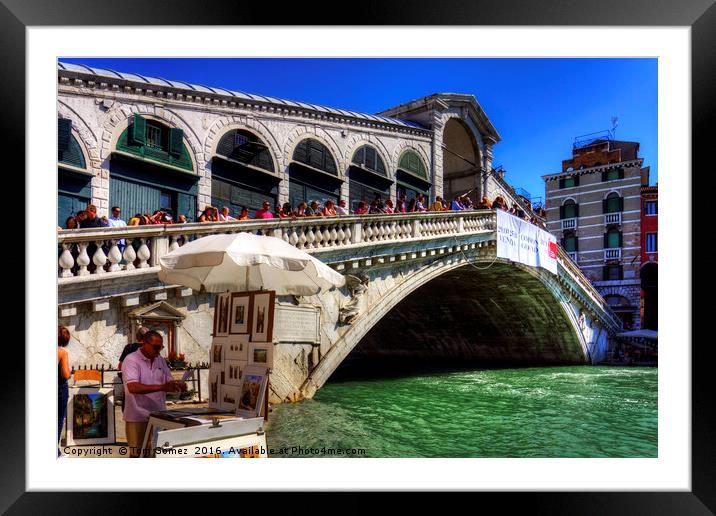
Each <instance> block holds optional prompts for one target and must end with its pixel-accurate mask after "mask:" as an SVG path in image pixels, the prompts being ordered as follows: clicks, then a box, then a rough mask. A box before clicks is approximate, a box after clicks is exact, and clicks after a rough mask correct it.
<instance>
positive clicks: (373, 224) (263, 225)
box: [58, 210, 495, 283]
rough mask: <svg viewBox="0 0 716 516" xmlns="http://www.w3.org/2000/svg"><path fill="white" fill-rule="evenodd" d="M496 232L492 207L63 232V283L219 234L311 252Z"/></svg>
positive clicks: (141, 265)
mask: <svg viewBox="0 0 716 516" xmlns="http://www.w3.org/2000/svg"><path fill="white" fill-rule="evenodd" d="M494 230H495V215H494V212H493V211H490V210H481V211H470V212H446V213H433V212H425V213H411V214H384V215H362V216H345V217H304V218H300V219H269V220H249V221H240V222H218V223H193V224H171V225H152V226H132V227H124V228H102V229H79V230H61V231H59V232H58V243H59V248H60V249H59V260H58V264H59V267H58V277H59V280H60V283H65V282H67V281H72V280H74V279H76V278H81V277H83V276H97V277H98V278H99V277H100V276H101V277H104V276H105V275H107V274H117V273H120V274H121V273H123V272H127V271H134V270H141V269H148V268H153V267H157V266H158V264H159V262H158V260H159V258H160V257H161V256H163V255H164V254H166V253H168V252H171V251H173V250H174V249H177V248H178V247H179V246H181V245H183V244H184V243H185V242H188V241H190V240H194V239H196V238H201V237H203V236H206V235H213V234H219V233H241V232H247V233H254V234H256V233H260V234H264V235H270V236H274V237H277V238H281V239H283V240H284V241H286V242H288V243H289V244H291V245H293V246H295V247H297V248H299V249H302V250H304V251H307V252H313V251H317V250H326V249H335V248H344V247H348V246H353V245H358V244H363V245H365V244H375V243H390V242H402V241H410V240H416V239H430V238H442V237H446V236H450V235H464V234H470V233H480V232H491V231H494Z"/></svg>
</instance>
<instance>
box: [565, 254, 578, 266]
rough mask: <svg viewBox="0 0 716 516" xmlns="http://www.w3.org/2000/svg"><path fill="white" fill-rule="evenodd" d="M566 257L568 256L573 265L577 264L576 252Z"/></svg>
mask: <svg viewBox="0 0 716 516" xmlns="http://www.w3.org/2000/svg"><path fill="white" fill-rule="evenodd" d="M567 256H569V257H570V258H571V259H572V261H573V262H574V263H578V262H577V253H576V252H575V253H567Z"/></svg>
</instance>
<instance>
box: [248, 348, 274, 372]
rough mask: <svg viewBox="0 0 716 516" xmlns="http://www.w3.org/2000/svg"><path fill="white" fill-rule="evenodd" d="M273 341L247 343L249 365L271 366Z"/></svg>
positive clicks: (269, 367)
mask: <svg viewBox="0 0 716 516" xmlns="http://www.w3.org/2000/svg"><path fill="white" fill-rule="evenodd" d="M273 346H274V345H273V342H251V343H250V344H249V365H257V366H263V367H266V368H268V369H271V368H272V367H273Z"/></svg>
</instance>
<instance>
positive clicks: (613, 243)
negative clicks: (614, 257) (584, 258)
mask: <svg viewBox="0 0 716 516" xmlns="http://www.w3.org/2000/svg"><path fill="white" fill-rule="evenodd" d="M621 246H622V233H621V231H614V230H612V231H609V232H608V233H607V234H606V238H605V242H604V247H606V248H608V249H615V248H617V247H621Z"/></svg>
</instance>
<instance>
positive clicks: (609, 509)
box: [0, 0, 716, 514]
mask: <svg viewBox="0 0 716 516" xmlns="http://www.w3.org/2000/svg"><path fill="white" fill-rule="evenodd" d="M339 13H340V11H338V10H336V5H335V4H334V3H328V2H320V1H319V2H312V3H311V8H310V9H308V8H307V5H306V4H304V3H286V4H281V6H280V8H277V4H274V3H271V2H267V3H263V4H262V3H260V2H258V3H256V2H252V3H250V4H249V3H245V5H244V3H240V2H227V1H212V0H208V1H203V2H200V3H197V2H189V1H187V0H174V1H172V2H171V5H168V3H167V2H159V1H155V2H152V1H140V0H125V1H124V2H106V1H105V2H99V1H97V0H92V1H90V0H65V1H63V2H61V3H60V2H56V1H53V0H33V1H27V0H0V55H2V63H3V67H4V70H3V77H2V80H0V94H1V97H0V98H2V99H3V101H4V102H3V116H2V117H0V124H2V125H3V129H4V131H3V133H4V135H5V148H6V149H17V150H19V149H24V148H25V143H26V142H25V136H24V135H25V105H26V101H27V97H26V93H25V92H26V90H25V88H26V84H25V56H26V49H25V30H26V28H27V27H29V26H61V25H75V26H94V25H224V26H225V25H267V24H270V25H272V26H275V25H284V24H285V25H298V24H306V25H337V24H338V25H341V24H348V23H350V24H351V25H362V24H365V25H426V24H431V25H503V26H504V25H525V26H526V25H552V26H562V25H564V26H566V25H570V26H571V25H574V26H592V25H604V26H631V25H633V26H685V27H691V38H692V56H691V57H692V64H691V74H692V77H691V79H692V168H693V170H701V171H703V174H702V176H707V175H708V174H709V173H710V172H711V167H710V166H709V165H710V163H708V162H707V156H708V154H709V153H710V150H711V148H712V146H713V145H712V144H710V142H707V141H706V139H707V138H708V137H709V136H708V135H709V134H710V129H712V127H713V123H712V121H713V118H714V116H713V114H714V88H713V84H714V81H713V79H712V77H711V75H712V74H713V70H715V69H716V6H714V5H713V0H681V1H671V2H654V1H652V0H606V1H602V2H593V1H590V0H572V1H571V2H563V1H560V0H542V1H539V2H537V1H532V0H502V1H500V2H491V1H488V0H477V1H473V2H459V1H456V0H443V1H441V2H430V1H426V0H419V1H418V0H416V1H413V2H369V3H366V4H361V5H360V6H358V5H357V6H356V9H354V10H352V11H351V13H350V15H348V14H347V13H345V12H344V14H343V15H340V14H339ZM660 144H661V145H665V144H668V142H660ZM24 157H25V154H24V153H23V152H21V151H17V152H10V153H6V156H5V159H6V170H25V162H24ZM689 172H690V171H689V170H688V162H686V161H684V168H683V169H682V170H679V171H669V173H679V174H684V175H685V176H686V175H688V174H689ZM692 177H693V175H692ZM23 188H24V186H23ZM699 189H700V190H701V191H704V192H705V191H708V189H707V188H704V187H703V185H699ZM684 201H685V202H684V203H683V204H684V206H685V207H686V206H692V205H693V206H694V207H696V209H695V210H694V211H693V213H692V215H693V216H692V220H693V224H694V225H696V224H697V223H699V222H702V221H704V220H707V218H706V214H705V213H703V211H704V210H705V207H706V206H708V204H709V203H708V202H707V203H706V204H705V205H702V204H701V203H699V202H693V204H692V203H689V202H688V200H684ZM688 215H689V213H688V208H686V209H685V211H684V216H688ZM693 234H694V235H696V234H698V233H697V232H696V231H694V232H693ZM704 280H706V281H708V279H707V278H704ZM42 294H43V293H39V292H26V295H28V296H29V297H30V299H32V298H33V297H35V296H39V295H42ZM694 301H695V299H692V300H684V302H686V303H689V302H690V303H691V304H692V307H693V312H692V321H696V322H698V321H705V320H709V319H708V317H707V313H706V311H707V310H708V309H709V307H710V305H711V303H701V304H699V303H696V302H694ZM13 303H14V304H15V305H17V304H18V302H17V300H16V299H14V301H13ZM21 306H26V304H21ZM691 335H694V336H695V333H693V331H692V328H684V337H685V338H684V342H680V343H678V344H679V345H683V347H684V349H685V350H687V349H688V346H689V344H690V342H689V340H690V337H691ZM693 340H694V342H695V341H696V339H695V338H694V339H693ZM712 341H713V338H707V339H704V340H703V341H701V342H699V343H698V344H699V345H695V346H692V347H691V354H692V355H691V356H692V373H693V377H692V407H691V413H692V458H691V467H692V477H691V480H692V489H691V491H689V492H634V493H629V492H619V493H616V492H615V493H607V492H586V493H576V492H570V493H522V494H516V493H501V494H485V495H483V497H484V498H485V499H486V500H485V501H487V500H490V501H494V502H496V503H499V504H500V509H499V510H500V512H503V511H505V510H507V511H510V510H514V509H519V510H522V511H525V512H527V511H529V512H538V513H540V514H713V513H714V512H716V489H714V486H716V444H715V442H716V439H715V438H714V436H716V427H715V425H714V412H715V409H714V407H716V403H715V402H714V399H713V396H712V394H711V393H712V391H713V389H712V388H710V387H711V385H710V381H709V380H710V379H711V377H712V372H711V368H712V364H713V363H714V358H715V357H714V355H715V353H714V346H713V345H712ZM11 358H12V367H6V368H5V370H4V379H5V382H4V389H3V392H2V398H3V404H2V407H3V413H4V414H5V416H6V420H7V421H9V420H12V421H13V424H5V425H3V430H2V431H3V439H2V440H1V441H0V443H1V444H0V446H1V447H2V450H1V452H0V456H1V457H2V461H1V462H0V464H1V465H0V468H2V473H3V474H2V477H1V478H2V482H0V486H1V487H0V489H1V490H2V497H0V511H3V512H5V511H7V512H8V514H28V513H30V514H60V513H67V512H73V513H77V512H80V511H81V512H87V513H90V512H92V513H98V514H107V513H114V512H118V513H120V512H124V511H126V510H127V509H128V508H130V507H135V506H136V505H138V504H140V503H141V504H146V503H148V502H151V501H152V499H153V501H154V502H155V503H156V502H158V501H159V499H158V498H157V495H153V494H152V493H142V494H139V493H134V494H132V495H131V496H128V495H126V494H123V493H116V492H115V493H97V492H95V493H90V494H84V495H83V494H81V493H58V492H48V493H37V492H32V493H29V492H26V488H25V473H26V469H25V450H26V445H27V443H26V440H25V434H26V428H25V417H24V414H25V392H24V386H25V376H24V370H25V367H24V366H25V355H24V353H21V352H19V351H17V352H16V353H15V355H14V356H12V357H11ZM48 398H50V401H48V404H50V405H51V403H52V401H51V393H48ZM88 471H89V470H88ZM106 478H107V480H108V482H111V483H112V486H113V487H114V488H119V489H121V488H122V480H121V479H120V478H117V479H114V478H113V477H112V475H111V474H110V475H107V476H106ZM151 485H152V483H151V479H149V480H148V484H147V486H148V487H151ZM306 494H307V495H308V496H312V495H311V493H306ZM180 495H181V501H182V505H183V507H184V509H188V508H189V505H191V504H192V503H196V502H199V503H201V504H202V505H204V506H205V504H206V502H207V501H208V500H209V499H208V498H205V497H203V496H192V495H191V494H190V493H187V492H182V493H180ZM212 496H215V494H212ZM299 496H300V495H299V494H298V493H288V496H286V497H285V498H284V499H285V500H286V501H287V502H289V503H292V504H294V505H295V504H296V501H297V498H298V497H299ZM450 496H451V497H452V496H453V495H450ZM356 497H357V494H356V493H353V494H346V495H343V496H342V497H341V499H340V504H341V505H342V506H343V507H347V506H350V505H351V504H353V502H354V501H356ZM411 498H412V500H413V501H414V502H415V501H417V502H418V503H420V504H421V507H422V509H423V510H429V509H431V508H435V509H437V508H438V507H440V508H441V509H443V510H444V508H445V499H444V498H443V497H442V496H437V497H427V496H415V495H413V496H412V497H411ZM274 500H275V498H274V496H272V503H273V502H274ZM304 500H306V501H308V499H306V498H304ZM311 500H312V501H316V499H315V498H312V499H311ZM451 501H452V502H453V504H454V503H455V500H451ZM212 503H213V499H212ZM299 503H300V502H299ZM481 503H484V501H481ZM184 504H187V505H184ZM433 504H435V505H433ZM438 504H440V505H438ZM312 505H314V506H315V505H316V504H314V503H312ZM451 505H452V504H451ZM529 512H528V513H529Z"/></svg>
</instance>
